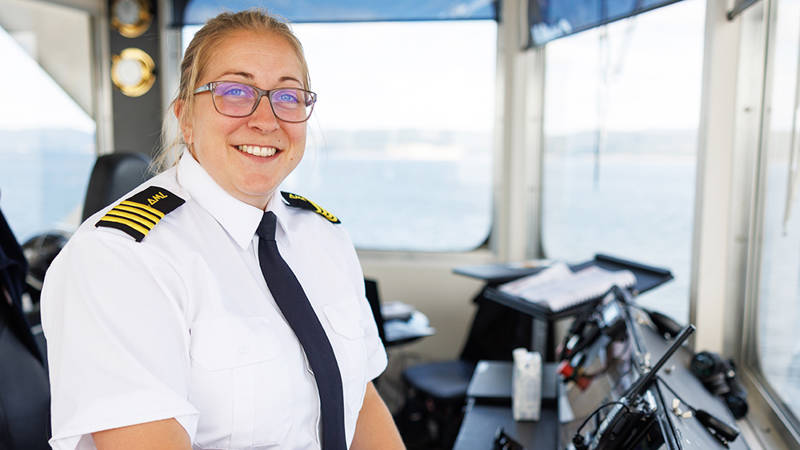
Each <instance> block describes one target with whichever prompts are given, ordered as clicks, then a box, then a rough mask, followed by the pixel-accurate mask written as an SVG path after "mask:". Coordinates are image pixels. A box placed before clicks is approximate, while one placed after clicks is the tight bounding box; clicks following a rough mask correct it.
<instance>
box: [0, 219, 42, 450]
mask: <svg viewBox="0 0 800 450" xmlns="http://www.w3.org/2000/svg"><path fill="white" fill-rule="evenodd" d="M26 268H27V263H26V262H25V257H24V255H23V253H22V249H21V248H20V246H19V243H18V242H17V240H16V238H15V237H14V233H13V232H12V231H11V228H10V227H9V226H8V222H6V220H5V217H4V216H3V212H2V211H0V355H2V362H1V363H0V448H9V449H11V448H24V449H31V450H36V449H47V448H50V447H49V445H47V440H48V438H49V437H50V429H49V424H50V388H49V384H48V381H47V370H46V369H45V366H44V365H43V359H42V355H41V353H40V351H39V348H38V347H37V344H36V341H35V338H34V336H33V334H31V331H30V329H29V328H28V324H27V322H26V320H25V316H24V315H23V312H22V292H23V289H24V280H25V272H26Z"/></svg>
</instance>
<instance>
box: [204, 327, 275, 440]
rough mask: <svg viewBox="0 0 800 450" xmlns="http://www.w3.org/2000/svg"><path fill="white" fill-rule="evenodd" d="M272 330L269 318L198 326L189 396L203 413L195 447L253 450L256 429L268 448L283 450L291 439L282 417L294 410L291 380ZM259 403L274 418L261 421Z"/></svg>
mask: <svg viewBox="0 0 800 450" xmlns="http://www.w3.org/2000/svg"><path fill="white" fill-rule="evenodd" d="M270 325H271V323H270V320H269V319H268V318H266V317H251V318H215V319H202V320H198V321H196V322H195V323H194V324H193V325H192V338H191V339H192V343H191V350H190V355H191V359H192V364H191V365H192V370H191V383H190V386H191V387H190V393H189V397H190V401H191V402H192V404H193V405H194V406H195V407H196V408H197V409H198V410H199V411H200V419H199V422H198V430H197V437H196V443H195V448H213V449H225V448H250V447H252V446H253V445H254V441H253V439H254V435H255V430H256V427H258V428H259V433H258V434H259V435H261V436H264V435H265V434H266V435H267V436H268V437H269V439H268V442H266V444H269V443H274V444H275V446H276V448H277V445H278V444H280V443H281V442H282V441H283V440H284V439H285V437H286V434H287V433H288V430H289V427H290V422H289V419H288V417H287V416H286V415H285V414H280V413H279V412H280V411H285V408H286V407H287V405H288V400H289V399H288V391H287V389H286V386H288V378H289V377H288V375H287V374H286V371H285V368H284V367H283V365H281V364H280V358H279V357H278V356H279V355H280V345H279V343H278V342H277V341H276V339H275V337H274V336H272V335H271V331H270V329H271V326H270ZM257 402H269V404H270V405H269V406H270V408H268V410H269V411H273V412H274V413H273V414H272V415H273V417H269V418H268V420H264V418H258V417H256V415H257V414H256V411H257V410H258V411H262V410H263V408H260V407H258V405H257ZM265 426H266V427H268V428H269V429H268V430H265V429H264V427H265ZM259 444H261V445H263V444H264V442H261V443H259ZM263 448H268V446H264V447H263Z"/></svg>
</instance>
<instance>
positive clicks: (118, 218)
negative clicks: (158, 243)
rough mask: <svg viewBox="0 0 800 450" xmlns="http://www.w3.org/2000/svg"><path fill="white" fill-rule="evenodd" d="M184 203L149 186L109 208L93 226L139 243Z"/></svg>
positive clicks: (159, 189) (166, 192) (161, 190)
mask: <svg viewBox="0 0 800 450" xmlns="http://www.w3.org/2000/svg"><path fill="white" fill-rule="evenodd" d="M184 201H185V200H183V199H182V198H180V197H178V196H177V195H175V194H173V193H172V192H170V191H168V190H166V189H164V188H162V187H158V186H150V187H148V188H147V189H145V190H143V191H141V192H139V193H137V194H135V195H133V196H132V197H130V198H128V199H126V200H123V201H122V202H120V203H119V204H118V205H116V206H114V207H113V208H111V209H110V210H109V211H108V212H107V213H106V215H105V216H103V217H102V218H100V220H99V221H98V222H97V223H96V224H95V225H94V226H96V227H109V228H116V229H118V230H122V231H124V232H125V233H127V234H128V235H130V236H131V237H132V238H134V239H136V242H141V241H142V239H144V237H145V236H147V233H149V232H150V230H152V229H153V227H154V226H156V224H157V223H158V222H160V221H161V219H163V218H164V216H166V215H167V214H169V213H170V212H172V211H173V210H174V209H175V208H177V207H178V206H181V205H182V204H183V203H184Z"/></svg>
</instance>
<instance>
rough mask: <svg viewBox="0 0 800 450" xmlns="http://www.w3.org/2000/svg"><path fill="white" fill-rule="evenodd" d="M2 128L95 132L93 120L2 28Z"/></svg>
mask: <svg viewBox="0 0 800 450" xmlns="http://www.w3.org/2000/svg"><path fill="white" fill-rule="evenodd" d="M0 55H2V60H3V63H4V67H6V68H13V70H7V69H4V70H0V99H2V102H1V103H0V129H12V130H14V129H35V128H69V129H74V130H79V131H85V132H87V133H94V130H95V125H94V120H92V118H91V117H89V116H88V115H87V114H86V113H85V112H84V111H83V109H82V108H81V107H80V106H79V105H78V104H77V103H75V101H74V100H72V98H70V96H69V95H67V94H66V92H64V90H63V89H61V88H60V87H59V86H58V85H57V84H56V82H55V81H53V79H52V78H51V77H50V76H49V75H48V74H47V72H45V71H44V69H42V68H41V66H39V64H38V63H37V62H36V61H35V60H34V59H32V58H31V57H30V56H29V55H28V54H27V53H26V52H25V50H24V49H23V48H22V47H20V45H19V44H18V43H17V42H16V41H15V40H14V38H12V37H11V35H9V34H8V33H7V32H6V31H5V30H4V29H3V28H0ZM87 76H88V74H87Z"/></svg>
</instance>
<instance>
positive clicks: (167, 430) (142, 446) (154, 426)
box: [92, 419, 192, 450]
mask: <svg viewBox="0 0 800 450" xmlns="http://www.w3.org/2000/svg"><path fill="white" fill-rule="evenodd" d="M92 437H93V438H94V444H95V446H97V449H98V450H117V449H120V450H122V449H125V450H146V449H169V450H190V449H191V448H192V445H191V443H190V442H189V435H188V434H186V430H184V428H183V427H182V426H181V424H179V423H178V421H177V420H175V419H164V420H157V421H155V422H147V423H140V424H137V425H131V426H128V427H122V428H112V429H110V430H103V431H98V432H96V433H92Z"/></svg>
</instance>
